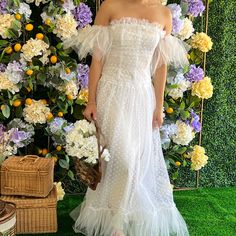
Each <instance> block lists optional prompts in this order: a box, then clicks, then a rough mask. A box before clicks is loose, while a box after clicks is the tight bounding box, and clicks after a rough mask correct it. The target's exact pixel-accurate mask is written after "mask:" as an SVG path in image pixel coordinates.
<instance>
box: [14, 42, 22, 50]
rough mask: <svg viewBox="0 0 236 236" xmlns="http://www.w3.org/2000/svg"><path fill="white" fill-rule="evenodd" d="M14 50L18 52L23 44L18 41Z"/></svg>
mask: <svg viewBox="0 0 236 236" xmlns="http://www.w3.org/2000/svg"><path fill="white" fill-rule="evenodd" d="M14 50H15V51H16V52H19V51H20V50H21V44H20V43H16V44H15V46H14Z"/></svg>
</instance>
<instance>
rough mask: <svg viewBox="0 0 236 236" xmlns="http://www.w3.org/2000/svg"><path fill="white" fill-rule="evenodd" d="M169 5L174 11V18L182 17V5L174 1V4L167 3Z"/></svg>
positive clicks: (172, 11)
mask: <svg viewBox="0 0 236 236" xmlns="http://www.w3.org/2000/svg"><path fill="white" fill-rule="evenodd" d="M167 7H168V8H169V9H170V10H171V13H172V17H173V18H179V17H181V15H182V13H181V7H180V5H178V4H176V3H173V4H169V5H167Z"/></svg>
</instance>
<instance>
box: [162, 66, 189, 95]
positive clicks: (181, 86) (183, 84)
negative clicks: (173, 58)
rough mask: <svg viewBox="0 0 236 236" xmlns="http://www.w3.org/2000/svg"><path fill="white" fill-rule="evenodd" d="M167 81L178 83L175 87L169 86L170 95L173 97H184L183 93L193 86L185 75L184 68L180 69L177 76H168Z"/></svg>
mask: <svg viewBox="0 0 236 236" xmlns="http://www.w3.org/2000/svg"><path fill="white" fill-rule="evenodd" d="M167 83H168V84H170V85H176V87H175V88H170V87H169V88H168V87H167V89H166V90H167V92H168V95H169V96H170V97H172V98H173V99H178V98H182V97H183V93H184V92H185V91H187V90H188V89H189V88H190V87H191V82H190V81H188V80H187V79H186V78H185V77H184V75H183V72H182V70H179V71H178V72H177V74H176V76H169V77H167Z"/></svg>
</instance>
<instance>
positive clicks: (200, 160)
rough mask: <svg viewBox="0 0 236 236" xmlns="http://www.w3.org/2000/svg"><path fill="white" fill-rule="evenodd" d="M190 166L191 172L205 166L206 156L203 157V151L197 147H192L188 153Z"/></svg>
mask: <svg viewBox="0 0 236 236" xmlns="http://www.w3.org/2000/svg"><path fill="white" fill-rule="evenodd" d="M189 157H190V158H191V161H192V164H191V168H192V169H193V170H200V169H201V168H202V167H204V166H205V165H206V164H207V160H208V156H207V155H205V149H204V148H203V147H201V146H199V145H195V146H194V147H193V151H192V152H190V153H189Z"/></svg>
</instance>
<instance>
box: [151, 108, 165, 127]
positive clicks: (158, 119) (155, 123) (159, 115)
mask: <svg viewBox="0 0 236 236" xmlns="http://www.w3.org/2000/svg"><path fill="white" fill-rule="evenodd" d="M162 123H163V112H162V110H157V109H156V110H155V111H154V113H153V120H152V127H153V128H160V127H161V125H162Z"/></svg>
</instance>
